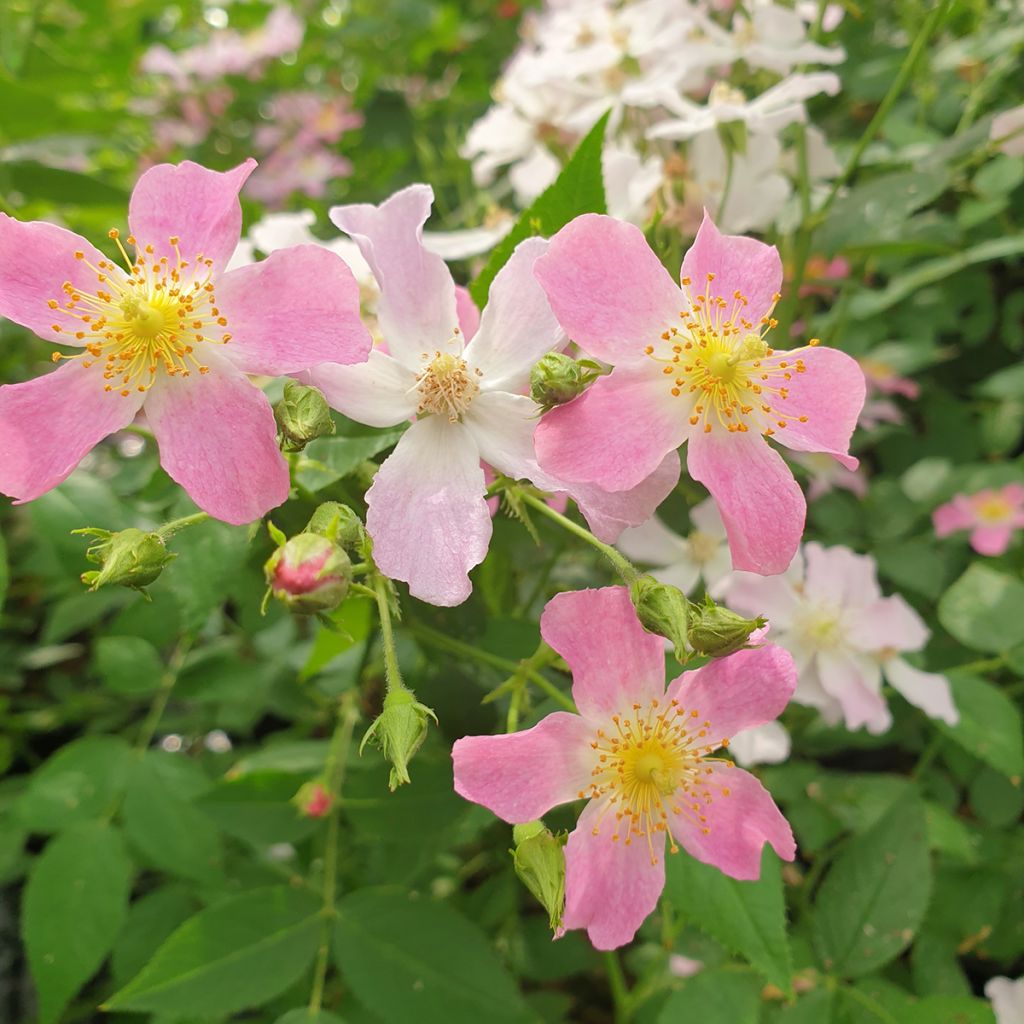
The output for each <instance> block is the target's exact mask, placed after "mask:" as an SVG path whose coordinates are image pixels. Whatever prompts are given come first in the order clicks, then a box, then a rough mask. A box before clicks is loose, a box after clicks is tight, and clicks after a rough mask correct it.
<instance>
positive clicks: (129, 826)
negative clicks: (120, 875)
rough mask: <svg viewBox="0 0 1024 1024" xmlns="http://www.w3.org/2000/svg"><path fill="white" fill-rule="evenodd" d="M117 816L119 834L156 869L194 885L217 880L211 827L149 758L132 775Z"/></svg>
mask: <svg viewBox="0 0 1024 1024" xmlns="http://www.w3.org/2000/svg"><path fill="white" fill-rule="evenodd" d="M158 756H159V755H158ZM122 816H123V819H124V831H125V835H126V836H127V837H128V839H129V840H130V841H131V843H132V844H133V845H134V846H136V847H138V849H139V850H140V851H141V852H142V853H143V854H145V856H146V858H147V859H148V860H150V861H151V862H152V863H153V864H155V865H156V866H157V867H159V868H162V869H163V870H164V871H167V872H169V873H170V874H172V875H178V876H179V877H181V878H191V879H193V880H194V881H196V882H204V883H206V884H213V885H216V884H217V883H218V882H219V881H220V880H221V876H222V868H221V862H222V860H223V854H222V852H221V846H220V839H219V837H218V835H217V832H216V830H215V828H214V825H213V823H212V822H211V820H210V819H209V818H208V817H207V816H206V815H204V814H203V813H202V812H201V811H199V810H197V809H196V808H195V807H193V806H192V804H190V803H188V802H187V801H185V800H183V799H181V797H180V796H179V795H178V794H177V793H176V792H175V791H174V790H173V789H172V788H171V787H170V786H169V785H168V784H167V782H166V781H165V779H164V778H163V777H162V776H161V775H160V774H159V773H158V771H157V768H156V765H155V763H154V760H153V757H151V756H148V755H147V757H146V758H145V759H144V760H143V761H142V763H141V764H140V765H139V766H138V767H137V768H136V769H135V770H134V771H133V772H132V778H131V781H130V782H129V784H128V794H127V796H126V797H125V801H124V809H123V812H122Z"/></svg>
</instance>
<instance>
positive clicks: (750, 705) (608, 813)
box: [452, 587, 796, 949]
mask: <svg viewBox="0 0 1024 1024" xmlns="http://www.w3.org/2000/svg"><path fill="white" fill-rule="evenodd" d="M540 628H541V635H542V636H543V637H544V640H545V641H546V642H547V643H548V644H550V645H551V647H553V648H554V649H555V650H556V651H557V652H558V653H559V654H560V655H561V656H562V657H563V658H564V659H565V660H566V662H567V663H568V665H569V668H570V670H571V671H572V675H573V684H572V694H573V698H574V700H575V701H576V706H577V707H578V708H579V714H577V715H574V714H570V713H568V712H565V711H556V712H554V713H553V714H550V715H548V716H547V717H546V718H544V719H542V720H541V721H540V722H539V723H538V724H537V725H535V726H534V727H533V728H532V729H527V730H525V731H524V732H517V733H510V734H507V735H504V736H468V737H464V738H463V739H460V740H458V741H457V742H456V744H455V746H454V748H453V750H452V759H453V761H454V766H455V789H456V791H457V792H458V793H459V794H460V795H461V796H463V797H465V798H466V799H467V800H472V801H473V802H474V803H478V804H482V805H483V806H484V807H487V808H488V809H489V810H491V811H493V812H494V813H495V814H496V815H497V816H498V817H499V818H501V819H503V820H504V821H507V822H511V823H513V824H517V823H520V822H527V821H532V820H534V819H536V818H540V817H541V816H542V815H544V814H546V813H547V812H548V811H549V810H550V809H551V808H552V807H555V806H557V805H558V804H563V803H569V802H571V801H574V800H582V799H586V800H587V801H588V803H587V805H586V806H585V807H584V809H583V812H582V814H581V815H580V818H579V822H578V823H577V826H576V828H575V830H574V831H573V832H572V833H571V835H570V836H569V841H568V843H567V844H566V847H565V862H566V876H565V914H564V917H563V924H564V927H565V928H566V929H572V928H585V929H586V930H587V935H588V936H589V938H590V941H591V942H592V943H593V944H594V945H595V946H596V947H597V948H598V949H614V948H616V947H618V946H622V945H624V944H625V943H627V942H629V941H630V940H631V939H632V938H633V936H634V935H635V934H636V931H637V929H638V928H639V927H640V925H641V923H642V922H643V920H644V918H646V917H647V915H648V914H650V913H651V911H652V910H653V909H654V907H655V905H656V903H657V901H658V897H659V896H660V895H661V891H662V888H663V887H664V885H665V865H664V852H665V844H666V841H667V842H668V846H669V850H670V852H672V853H676V852H677V851H678V847H682V848H683V849H684V850H685V851H686V852H687V853H688V854H689V855H690V856H692V857H695V858H696V859H697V860H700V861H703V862H704V863H705V864H713V865H714V866H715V867H717V868H718V869H719V870H720V871H722V872H724V873H725V874H727V875H729V876H730V877H732V878H739V879H748V880H749V879H755V878H758V877H759V875H760V871H761V851H762V848H763V846H764V844H765V843H768V844H769V845H770V846H771V847H772V848H773V849H774V850H775V852H776V853H777V854H778V855H779V856H780V857H782V858H783V859H784V860H792V859H793V857H794V856H795V855H796V845H795V843H794V841H793V833H792V831H791V830H790V827H789V824H788V823H787V822H786V819H785V818H784V817H783V816H782V814H781V812H780V811H779V809H778V808H777V807H776V806H775V803H774V802H773V801H772V798H771V796H770V795H769V794H768V792H767V791H766V790H765V789H764V787H763V786H762V785H761V783H760V782H758V781H757V779H756V778H754V776H753V775H750V774H749V773H748V772H745V771H743V769H741V768H737V767H736V766H735V765H734V764H732V762H731V761H728V760H726V759H724V758H721V757H716V756H714V754H715V751H717V750H718V749H719V748H721V747H726V746H727V745H728V741H729V738H730V737H731V736H733V735H734V734H735V733H737V732H739V731H740V730H741V729H745V728H748V727H751V726H756V725H760V724H762V723H764V722H768V721H771V720H772V719H774V718H775V717H776V716H778V715H779V714H780V713H781V712H782V710H783V708H785V706H786V704H787V702H788V701H789V698H790V696H791V695H792V693H793V688H794V686H795V684H796V671H795V669H794V667H793V661H792V658H791V657H790V656H789V654H787V653H786V652H785V651H783V650H781V649H780V648H778V647H775V646H772V645H766V646H764V647H760V648H758V649H757V650H751V651H741V652H739V653H738V654H733V655H730V656H729V657H727V658H720V659H717V660H714V661H712V662H710V663H709V664H708V665H705V666H704V667H703V668H699V669H697V670H696V671H693V672H684V673H683V674H682V675H681V676H679V678H678V679H676V680H674V681H673V682H672V683H670V684H669V686H668V689H667V690H666V688H665V656H664V647H663V643H662V640H661V638H660V637H657V636H654V635H652V634H650V633H647V632H645V630H644V629H643V627H642V626H641V625H640V622H639V620H638V619H637V617H636V613H635V612H634V610H633V606H632V604H631V603H630V600H629V592H628V590H627V589H626V588H624V587H606V588H604V589H602V590H583V591H576V592H571V593H563V594H559V595H558V596H556V597H554V598H553V599H552V600H551V601H549V602H548V605H547V607H546V608H545V609H544V613H543V615H542V616H541V621H540ZM677 844H678V846H677Z"/></svg>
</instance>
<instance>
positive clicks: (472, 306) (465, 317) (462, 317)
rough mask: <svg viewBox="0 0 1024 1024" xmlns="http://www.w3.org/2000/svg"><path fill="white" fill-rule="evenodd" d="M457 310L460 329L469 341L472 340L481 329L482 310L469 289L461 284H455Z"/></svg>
mask: <svg viewBox="0 0 1024 1024" xmlns="http://www.w3.org/2000/svg"><path fill="white" fill-rule="evenodd" d="M455 312H456V315H457V316H458V318H459V330H460V331H462V336H463V337H464V338H465V339H466V341H467V342H469V341H471V340H472V338H473V337H474V335H475V334H476V332H477V331H478V330H479V329H480V310H479V309H477V308H476V303H475V302H474V301H473V296H472V295H470V294H469V289H468V288H465V287H463V286H462V285H461V284H457V285H456V286H455Z"/></svg>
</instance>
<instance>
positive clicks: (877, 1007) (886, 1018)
mask: <svg viewBox="0 0 1024 1024" xmlns="http://www.w3.org/2000/svg"><path fill="white" fill-rule="evenodd" d="M839 991H840V992H842V994H843V995H844V996H849V997H850V998H851V999H853V1000H854V1001H855V1002H858V1003H860V1004H861V1006H863V1007H864V1008H865V1009H866V1010H868V1011H869V1012H870V1013H872V1014H874V1016H875V1017H877V1018H878V1019H879V1020H880V1021H883V1022H884V1024H900V1022H899V1021H898V1020H897V1019H896V1018H895V1017H894V1016H893V1015H892V1014H891V1013H890V1012H889V1011H888V1010H887V1009H886V1008H885V1007H884V1006H883V1005H882V1004H881V1003H880V1002H878V1000H876V999H872V998H871V996H869V995H868V994H867V993H866V992H861V990H860V989H859V988H854V987H853V986H852V985H842V986H840V989H839Z"/></svg>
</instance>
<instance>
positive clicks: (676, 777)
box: [579, 700, 731, 864]
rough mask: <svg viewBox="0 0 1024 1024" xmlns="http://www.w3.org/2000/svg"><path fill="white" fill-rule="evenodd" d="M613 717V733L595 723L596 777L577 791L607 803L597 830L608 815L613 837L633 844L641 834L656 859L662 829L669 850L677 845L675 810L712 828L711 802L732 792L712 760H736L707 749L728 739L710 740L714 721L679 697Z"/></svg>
mask: <svg viewBox="0 0 1024 1024" xmlns="http://www.w3.org/2000/svg"><path fill="white" fill-rule="evenodd" d="M612 724H613V727H614V733H612V732H611V731H610V730H609V731H606V730H604V729H598V731H597V738H596V739H595V740H594V741H593V742H592V743H591V744H590V746H591V748H592V749H593V750H594V751H595V754H596V762H595V764H594V768H593V771H592V772H591V778H592V780H593V781H592V782H591V783H590V788H589V789H588V790H581V791H580V793H579V796H580V797H581V798H583V797H589V798H591V799H601V800H602V801H603V803H604V814H603V815H602V817H601V819H600V820H599V822H598V824H597V825H596V826H595V827H594V835H598V834H600V831H601V829H602V828H603V827H604V820H605V818H606V817H607V816H608V815H611V816H612V818H613V821H614V825H613V826H612V827H613V832H612V837H611V838H612V842H620V841H621V842H624V843H625V845H627V846H629V845H631V844H632V843H633V841H634V840H635V839H644V840H645V841H646V843H647V848H648V852H649V854H650V857H651V863H652V864H657V863H658V852H659V850H660V849H661V848H662V847H661V845H660V843H656V842H655V840H656V839H659V838H660V835H667V836H668V840H669V850H670V852H672V853H677V852H678V847H677V846H676V843H675V840H674V839H673V838H672V833H671V831H670V830H669V815H670V814H671V815H675V816H677V817H680V816H681V817H684V818H688V819H689V820H690V821H691V822H692V823H693V824H694V825H696V826H697V827H698V828H699V829H700V831H701V832H702V833H703V834H704V835H708V834H710V832H711V825H710V824H709V822H708V808H709V807H710V805H711V803H712V800H713V799H714V798H715V797H716V796H722V797H727V796H729V790H728V788H726V787H723V786H720V785H718V784H717V783H716V781H715V780H714V768H713V764H714V763H716V762H717V763H720V764H726V765H729V764H731V762H729V761H725V760H724V759H720V758H713V757H709V756H708V755H710V754H712V753H713V752H714V751H715V750H717V749H718V748H719V747H727V746H728V745H729V741H728V739H714V740H709V739H708V736H709V730H710V728H711V723H710V722H709V721H708V720H706V719H704V720H702V719H701V716H700V712H699V711H697V710H696V709H691V710H689V711H688V710H687V709H686V708H684V707H682V706H681V705H680V703H679V701H677V700H672V701H670V702H669V703H668V704H667V705H664V706H663V705H662V702H660V701H658V700H652V701H651V702H650V704H649V705H648V706H646V707H645V706H644V705H641V704H634V705H633V708H632V712H631V713H630V714H628V715H613V716H612ZM659 834H660V835H659Z"/></svg>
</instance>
